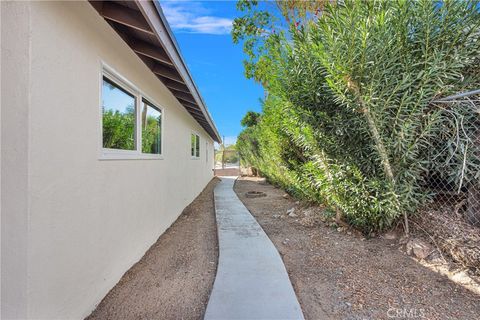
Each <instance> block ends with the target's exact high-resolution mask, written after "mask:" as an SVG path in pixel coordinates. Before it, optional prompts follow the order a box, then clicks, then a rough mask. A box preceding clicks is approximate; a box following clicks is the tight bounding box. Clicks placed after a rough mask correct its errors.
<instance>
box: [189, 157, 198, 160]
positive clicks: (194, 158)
mask: <svg viewBox="0 0 480 320" xmlns="http://www.w3.org/2000/svg"><path fill="white" fill-rule="evenodd" d="M190 159H192V160H200V157H191V158H190Z"/></svg>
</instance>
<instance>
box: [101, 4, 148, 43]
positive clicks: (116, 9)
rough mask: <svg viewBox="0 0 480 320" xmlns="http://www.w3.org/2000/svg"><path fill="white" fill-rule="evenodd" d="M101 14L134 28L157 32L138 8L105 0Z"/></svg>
mask: <svg viewBox="0 0 480 320" xmlns="http://www.w3.org/2000/svg"><path fill="white" fill-rule="evenodd" d="M100 14H101V15H102V16H103V17H104V18H105V19H108V20H112V21H115V22H117V23H120V24H123V25H125V26H127V27H130V28H134V29H136V30H140V31H142V32H146V33H149V34H152V35H154V34H155V33H154V32H153V30H152V28H151V27H150V25H149V24H148V22H147V21H146V20H145V18H144V17H143V16H142V14H141V13H140V12H139V11H137V10H133V9H130V8H127V7H124V6H122V5H119V4H116V3H114V2H109V1H104V2H103V5H102V7H101V11H100Z"/></svg>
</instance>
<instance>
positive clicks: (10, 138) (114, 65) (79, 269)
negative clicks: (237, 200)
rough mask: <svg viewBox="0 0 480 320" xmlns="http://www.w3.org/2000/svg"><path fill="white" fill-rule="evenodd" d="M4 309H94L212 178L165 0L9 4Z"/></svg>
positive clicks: (27, 314) (203, 130) (203, 115)
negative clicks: (165, 12) (163, 7)
mask: <svg viewBox="0 0 480 320" xmlns="http://www.w3.org/2000/svg"><path fill="white" fill-rule="evenodd" d="M1 81H2V82H1V250H2V251H1V258H2V261H1V315H2V319H9V318H12V319H81V318H84V317H85V316H87V315H88V314H89V313H90V312H91V311H92V310H93V309H94V307H95V306H96V304H98V303H99V302H100V300H101V299H102V298H103V297H104V296H105V295H106V294H107V292H108V291H109V290H110V289H111V288H112V287H113V286H114V285H115V284H116V283H117V281H118V280H119V279H120V278H121V276H122V275H123V274H124V273H125V272H126V271H127V270H128V269H129V268H130V267H131V266H132V265H133V264H134V263H135V262H136V261H138V260H139V259H140V258H141V257H142V256H143V254H144V253H145V252H146V250H147V249H148V248H149V247H150V246H151V245H152V244H153V243H154V242H155V241H156V239H157V238H158V237H159V236H160V235H161V234H162V233H163V232H164V231H165V230H166V229H167V228H168V227H169V226H170V225H171V224H172V223H173V222H174V221H175V220H176V218H177V217H178V216H179V215H180V213H181V212H182V210H183V209H184V208H185V207H186V206H187V205H188V204H189V203H190V202H191V201H192V200H193V199H194V198H195V197H196V196H197V195H198V194H199V193H200V192H201V190H202V189H203V188H204V187H205V185H206V184H207V183H208V182H209V181H210V180H211V179H212V177H213V171H212V168H213V159H214V142H215V141H220V137H219V133H218V131H217V129H216V127H215V124H214V122H213V120H212V118H211V116H210V115H209V113H208V111H207V108H206V106H205V104H204V102H203V100H202V98H201V96H200V93H199V91H198V89H197V87H196V85H195V84H194V82H193V80H192V77H191V75H190V73H189V72H188V69H187V67H186V65H185V62H184V60H183V59H182V56H181V54H180V52H179V49H178V46H177V44H176V43H175V39H174V37H173V35H172V32H171V31H170V29H169V26H168V23H167V22H166V19H165V17H164V16H163V13H162V11H161V7H160V4H159V3H158V2H156V1H128V2H127V1H125V2H124V1H115V2H103V1H91V2H88V1H78V2H77V1H75V2H41V1H31V2H17V1H12V2H2V3H1Z"/></svg>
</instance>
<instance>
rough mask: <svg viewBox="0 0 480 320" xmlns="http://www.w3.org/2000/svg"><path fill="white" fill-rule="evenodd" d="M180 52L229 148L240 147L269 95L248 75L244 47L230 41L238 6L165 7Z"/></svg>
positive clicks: (214, 3)
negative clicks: (247, 123) (248, 119)
mask: <svg viewBox="0 0 480 320" xmlns="http://www.w3.org/2000/svg"><path fill="white" fill-rule="evenodd" d="M160 4H161V5H162V9H163V11H164V14H165V16H166V17H167V20H168V22H169V24H170V27H171V28H172V30H173V32H174V34H175V37H176V39H177V42H178V44H179V46H180V50H181V52H182V54H183V56H184V58H185V61H186V63H187V65H188V68H189V69H190V72H191V73H192V76H193V78H194V80H195V83H196V84H197V86H198V88H199V89H200V92H201V94H202V96H203V99H204V100H205V103H206V104H207V106H208V109H209V111H210V114H211V115H212V117H213V119H214V121H215V123H216V125H217V128H218V130H219V132H220V134H221V135H224V136H225V143H226V144H230V143H234V141H235V138H236V136H237V135H238V133H240V131H241V129H242V128H241V125H240V120H241V119H242V117H243V115H244V114H245V113H246V112H247V111H248V110H255V111H260V110H261V106H260V102H259V99H260V98H262V97H263V89H262V87H261V86H260V85H258V84H256V83H255V82H254V81H253V80H247V79H246V78H245V76H244V75H243V63H242V61H243V59H244V54H243V52H242V46H241V45H234V44H233V42H232V38H231V36H230V30H231V24H232V20H233V19H234V18H235V17H236V16H237V15H238V13H237V12H236V9H235V5H236V1H160Z"/></svg>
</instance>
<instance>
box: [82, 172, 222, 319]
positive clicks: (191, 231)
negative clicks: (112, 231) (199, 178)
mask: <svg viewBox="0 0 480 320" xmlns="http://www.w3.org/2000/svg"><path fill="white" fill-rule="evenodd" d="M217 183H218V179H216V178H215V179H214V180H212V181H211V182H210V183H209V184H208V186H207V187H206V188H205V189H204V190H203V191H202V193H201V194H200V195H199V196H198V197H197V198H196V199H195V200H194V201H193V202H192V203H191V204H190V205H189V206H188V207H187V208H185V210H184V211H183V213H182V215H181V216H180V217H179V218H178V220H177V221H176V222H175V223H174V224H173V225H172V226H171V227H170V228H169V229H168V230H167V231H166V232H165V233H164V234H163V235H162V236H161V237H160V238H159V239H158V240H157V242H156V243H155V244H154V245H153V246H152V247H151V248H150V249H149V250H148V251H147V253H146V254H145V256H144V257H143V258H142V259H141V260H140V261H139V262H138V263H136V264H135V265H134V266H133V267H132V268H131V269H130V270H129V271H127V273H125V275H123V277H122V279H121V280H120V281H119V283H118V284H117V285H116V286H115V287H114V288H113V289H112V290H111V291H110V292H109V293H108V294H107V296H106V297H105V298H104V299H103V300H102V302H101V303H100V304H99V305H98V307H97V308H96V309H95V310H94V311H93V312H92V314H91V315H90V316H89V317H87V319H88V320H97V319H98V320H100V319H102V320H107V319H112V320H113V319H115V320H117V319H203V315H204V313H205V308H206V305H207V302H208V298H209V296H210V292H211V289H212V286H213V281H214V279H215V273H216V268H217V261H218V243H217V234H216V232H217V231H216V224H215V211H214V202H213V188H214V187H215V185H216V184H217Z"/></svg>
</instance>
